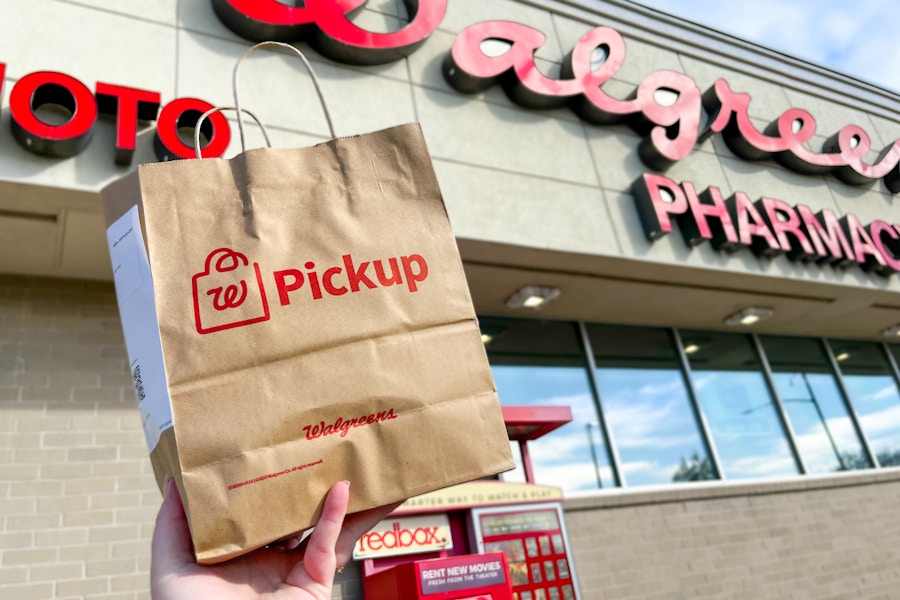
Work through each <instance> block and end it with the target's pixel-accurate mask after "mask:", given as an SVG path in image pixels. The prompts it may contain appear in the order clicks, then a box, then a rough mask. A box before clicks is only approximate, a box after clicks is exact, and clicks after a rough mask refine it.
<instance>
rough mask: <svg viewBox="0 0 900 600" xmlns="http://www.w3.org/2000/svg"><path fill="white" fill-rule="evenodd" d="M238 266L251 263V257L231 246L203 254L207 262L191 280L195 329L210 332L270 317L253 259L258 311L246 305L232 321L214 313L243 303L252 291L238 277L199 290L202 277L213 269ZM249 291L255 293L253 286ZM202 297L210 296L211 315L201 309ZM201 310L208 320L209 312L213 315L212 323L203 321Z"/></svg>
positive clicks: (207, 275) (203, 300) (231, 268)
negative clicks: (203, 290)
mask: <svg viewBox="0 0 900 600" xmlns="http://www.w3.org/2000/svg"><path fill="white" fill-rule="evenodd" d="M240 267H250V261H249V260H247V257H246V256H245V255H244V254H241V253H240V252H235V251H234V250H232V249H231V248H218V249H216V250H213V251H212V252H210V253H209V255H208V256H207V257H206V264H205V266H204V269H203V271H202V272H200V273H197V274H196V275H194V277H193V280H192V283H193V296H194V319H195V321H196V325H197V332H198V333H202V334H205V333H212V332H213V331H220V330H222V329H231V328H233V327H240V326H242V325H249V324H250V323H258V322H260V321H267V320H268V319H269V304H268V302H267V300H266V293H265V289H264V288H263V281H262V274H261V273H260V270H259V264H257V263H253V271H254V274H255V276H256V283H257V285H258V286H259V297H260V306H259V310H258V311H257V312H253V313H252V314H247V313H248V311H254V309H256V307H248V311H242V312H241V313H240V314H241V317H242V318H238V319H237V320H234V321H231V322H227V318H224V319H223V318H220V317H218V316H217V313H222V312H224V311H228V310H230V309H237V308H240V307H241V306H242V305H243V304H244V301H245V300H247V297H248V295H251V289H250V288H248V286H247V281H246V280H245V279H239V280H238V281H237V282H232V283H228V284H227V285H220V286H218V287H210V288H209V289H207V290H206V291H205V293H201V291H200V285H199V282H200V280H201V279H203V278H205V277H209V276H210V275H212V274H213V273H229V272H231V271H236V270H237V269H239V268H240ZM252 292H254V293H253V294H252V295H254V297H255V290H252ZM205 297H209V300H211V303H212V308H213V310H214V312H213V313H212V315H210V313H209V312H208V311H206V312H205V311H203V310H202V304H203V303H205V301H206V298H205ZM204 314H206V315H207V320H209V318H210V316H213V321H214V323H206V324H204V318H203V315H204Z"/></svg>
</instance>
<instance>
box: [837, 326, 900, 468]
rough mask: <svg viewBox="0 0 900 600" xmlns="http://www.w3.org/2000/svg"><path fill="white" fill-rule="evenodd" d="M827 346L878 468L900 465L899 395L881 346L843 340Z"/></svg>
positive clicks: (860, 458)
mask: <svg viewBox="0 0 900 600" xmlns="http://www.w3.org/2000/svg"><path fill="white" fill-rule="evenodd" d="M829 344H830V345H831V349H832V352H834V356H835V359H836V360H837V363H838V368H839V369H840V371H841V373H842V374H843V379H844V386H845V387H846V388H847V393H848V395H849V396H850V401H851V402H852V403H853V406H854V408H855V409H856V414H857V415H858V416H859V422H860V426H861V427H862V430H863V432H864V433H865V435H866V437H867V438H868V440H869V447H870V448H871V449H872V452H874V453H875V455H876V456H877V457H878V462H879V464H880V465H881V466H883V467H887V466H900V393H898V391H897V383H896V380H895V379H894V375H893V370H892V369H891V366H890V363H889V362H888V357H887V356H886V355H885V353H884V351H883V346H881V345H880V344H875V343H871V342H852V341H845V340H829ZM892 349H893V347H892ZM859 460H860V461H861V460H862V456H860V457H859Z"/></svg>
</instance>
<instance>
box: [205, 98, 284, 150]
mask: <svg viewBox="0 0 900 600" xmlns="http://www.w3.org/2000/svg"><path fill="white" fill-rule="evenodd" d="M223 110H238V109H237V108H235V107H233V106H216V107H215V108H211V109H209V110H208V111H206V112H205V113H203V114H202V115H200V118H199V119H197V124H196V125H194V151H195V152H196V153H197V158H203V157H202V156H201V152H202V150H203V148H201V147H200V126H201V125H203V121H205V120H206V118H207V117H209V115H211V114H213V113H216V112H222V111H223ZM241 113H247V114H248V115H250V116H251V117H252V118H253V120H254V121H256V124H257V125H259V128H260V129H261V130H262V134H263V138H265V140H266V146H267V147H269V148H271V147H272V142H271V141H270V140H269V132H268V131H267V130H266V126H265V125H263V124H262V122H261V121H260V120H259V118H258V117H257V116H256V115H254V114H253V113H252V112H250V111H249V110H247V109H246V108H242V109H240V111H239V112H238V115H240V114H241ZM238 121H239V122H240V117H238ZM241 146H243V143H241Z"/></svg>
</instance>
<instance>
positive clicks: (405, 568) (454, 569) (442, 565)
mask: <svg viewBox="0 0 900 600" xmlns="http://www.w3.org/2000/svg"><path fill="white" fill-rule="evenodd" d="M365 589H366V598H367V599H368V598H385V599H388V598H392V599H395V600H407V599H409V600H512V599H513V591H512V587H511V585H510V580H509V567H508V563H507V561H506V555H505V554H503V553H502V552H493V553H490V554H467V555H464V556H451V557H447V558H432V559H427V560H416V561H412V562H406V563H403V564H400V565H397V566H396V567H394V568H392V569H387V570H385V571H382V572H380V573H377V574H375V575H373V576H371V577H370V578H368V580H367V581H366V588H365Z"/></svg>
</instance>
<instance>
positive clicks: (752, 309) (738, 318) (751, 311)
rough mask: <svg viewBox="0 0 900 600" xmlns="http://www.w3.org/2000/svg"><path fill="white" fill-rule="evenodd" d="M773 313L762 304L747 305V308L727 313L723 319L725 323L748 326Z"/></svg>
mask: <svg viewBox="0 0 900 600" xmlns="http://www.w3.org/2000/svg"><path fill="white" fill-rule="evenodd" d="M772 314H773V312H772V309H771V308H765V307H762V306H748V307H747V308H745V309H743V310H741V311H738V312H736V313H734V314H733V315H729V317H728V318H727V319H725V324H726V325H733V326H743V327H749V326H750V325H755V324H756V323H759V322H760V321H762V320H764V319H768V318H769V317H771V316H772Z"/></svg>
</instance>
